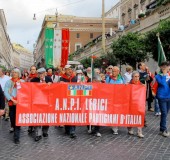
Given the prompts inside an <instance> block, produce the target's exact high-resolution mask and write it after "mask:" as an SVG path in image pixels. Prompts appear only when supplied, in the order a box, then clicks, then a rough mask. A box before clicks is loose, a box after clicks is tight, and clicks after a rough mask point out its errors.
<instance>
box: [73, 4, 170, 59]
mask: <svg viewBox="0 0 170 160" xmlns="http://www.w3.org/2000/svg"><path fill="white" fill-rule="evenodd" d="M151 5H153V4H151ZM169 17H170V3H168V4H167V5H165V6H160V7H158V8H154V7H153V8H150V10H147V11H146V13H145V16H144V17H143V18H141V19H138V20H136V23H134V24H129V25H127V26H125V27H124V31H123V32H124V33H125V34H126V33H128V32H140V33H145V32H148V31H150V30H152V29H154V28H156V27H157V26H158V24H159V22H160V21H161V20H163V19H168V18H169ZM119 31H120V30H118V31H117V33H116V34H114V35H113V36H110V37H106V52H107V51H109V50H110V46H111V44H112V42H113V40H115V39H116V38H119V37H120V35H119V34H118V33H119ZM92 54H93V55H96V56H98V57H100V56H101V55H102V54H103V51H102V42H101V36H100V37H97V39H95V40H93V43H91V42H90V43H88V44H87V45H86V46H84V49H83V50H82V51H81V52H78V53H77V54H76V53H75V56H73V60H77V61H80V60H82V59H85V58H87V57H90V56H91V55H92Z"/></svg>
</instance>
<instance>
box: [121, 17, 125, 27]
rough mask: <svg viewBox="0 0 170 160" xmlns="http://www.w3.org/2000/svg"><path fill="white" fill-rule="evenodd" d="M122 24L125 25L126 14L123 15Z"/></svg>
mask: <svg viewBox="0 0 170 160" xmlns="http://www.w3.org/2000/svg"><path fill="white" fill-rule="evenodd" d="M122 25H125V15H124V16H122Z"/></svg>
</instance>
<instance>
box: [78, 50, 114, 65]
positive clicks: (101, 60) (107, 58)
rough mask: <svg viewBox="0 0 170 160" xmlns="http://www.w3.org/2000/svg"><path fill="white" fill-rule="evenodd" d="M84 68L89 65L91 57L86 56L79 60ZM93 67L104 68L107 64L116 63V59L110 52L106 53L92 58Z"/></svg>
mask: <svg viewBox="0 0 170 160" xmlns="http://www.w3.org/2000/svg"><path fill="white" fill-rule="evenodd" d="M80 62H81V64H83V66H84V68H87V67H90V66H91V58H90V57H88V58H86V59H83V60H81V61H80ZM93 65H94V68H106V67H107V66H108V65H113V66H115V65H117V59H116V58H115V56H114V55H113V54H112V53H107V54H105V55H103V56H101V57H97V58H95V59H94V64H93Z"/></svg>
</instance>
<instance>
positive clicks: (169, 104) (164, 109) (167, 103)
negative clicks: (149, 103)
mask: <svg viewBox="0 0 170 160" xmlns="http://www.w3.org/2000/svg"><path fill="white" fill-rule="evenodd" d="M158 102H159V108H160V110H161V121H160V131H161V132H164V131H167V127H166V126H167V116H168V112H169V109H170V99H158Z"/></svg>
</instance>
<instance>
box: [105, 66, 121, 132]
mask: <svg viewBox="0 0 170 160" xmlns="http://www.w3.org/2000/svg"><path fill="white" fill-rule="evenodd" d="M106 83H109V84H124V80H123V78H122V76H121V75H120V70H119V67H117V66H114V67H113V69H112V74H111V75H110V76H108V77H107V78H106ZM112 131H113V134H115V135H117V134H118V127H112Z"/></svg>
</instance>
